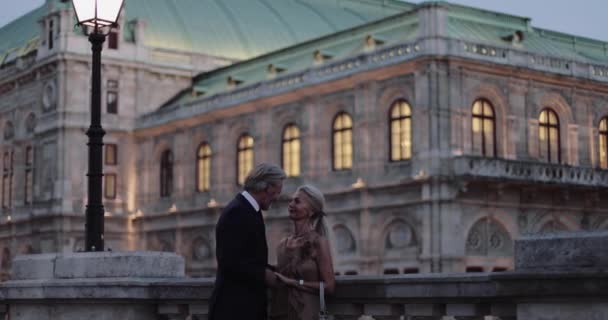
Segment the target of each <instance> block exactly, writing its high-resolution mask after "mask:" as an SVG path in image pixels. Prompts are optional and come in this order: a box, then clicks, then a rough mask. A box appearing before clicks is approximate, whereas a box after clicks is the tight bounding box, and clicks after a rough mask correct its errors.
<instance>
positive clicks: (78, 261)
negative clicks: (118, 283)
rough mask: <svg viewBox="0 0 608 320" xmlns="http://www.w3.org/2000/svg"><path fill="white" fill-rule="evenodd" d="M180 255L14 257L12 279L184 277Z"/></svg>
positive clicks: (77, 254)
mask: <svg viewBox="0 0 608 320" xmlns="http://www.w3.org/2000/svg"><path fill="white" fill-rule="evenodd" d="M184 265H185V264H184V258H183V257H181V256H179V255H177V254H175V253H169V252H141V251H135V252H78V253H53V254H33V255H24V256H17V257H16V258H15V259H14V260H13V265H12V279H13V280H35V279H84V278H129V277H136V278H175V277H184V275H185V273H184Z"/></svg>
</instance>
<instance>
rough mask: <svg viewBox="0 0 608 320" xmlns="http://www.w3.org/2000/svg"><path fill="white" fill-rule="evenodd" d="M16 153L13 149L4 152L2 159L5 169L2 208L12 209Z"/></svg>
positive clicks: (3, 169)
mask: <svg viewBox="0 0 608 320" xmlns="http://www.w3.org/2000/svg"><path fill="white" fill-rule="evenodd" d="M13 160H14V152H13V150H12V149H8V150H6V151H4V155H3V157H2V162H3V168H2V171H3V172H2V208H3V209H10V208H12V202H13V201H12V200H13V169H14V167H13V165H14V161H13Z"/></svg>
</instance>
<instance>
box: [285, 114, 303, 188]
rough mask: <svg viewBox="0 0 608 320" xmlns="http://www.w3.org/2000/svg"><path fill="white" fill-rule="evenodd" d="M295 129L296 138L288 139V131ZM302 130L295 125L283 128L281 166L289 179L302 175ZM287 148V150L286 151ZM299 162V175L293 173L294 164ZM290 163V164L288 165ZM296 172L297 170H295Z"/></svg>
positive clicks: (289, 124) (290, 124)
mask: <svg viewBox="0 0 608 320" xmlns="http://www.w3.org/2000/svg"><path fill="white" fill-rule="evenodd" d="M289 129H295V130H296V133H295V136H290V137H287V135H288V134H289V133H288V132H287V130H289ZM301 137H302V135H301V131H300V128H299V127H298V126H297V125H296V124H295V123H288V124H287V125H285V127H284V128H283V135H282V136H281V165H282V167H283V170H285V174H286V175H287V177H299V176H300V175H301V174H302V139H301ZM296 143H297V154H295V155H294V152H295V150H293V149H294V148H295V146H294V144H296ZM286 148H287V150H286ZM286 155H289V156H288V159H286ZM294 161H297V173H295V172H292V169H294V168H293V166H294V165H293V162H294ZM287 162H289V163H287ZM294 171H296V170H294Z"/></svg>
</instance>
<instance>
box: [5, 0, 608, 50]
mask: <svg viewBox="0 0 608 320" xmlns="http://www.w3.org/2000/svg"><path fill="white" fill-rule="evenodd" d="M126 1H129V0H126ZM167 1H179V0H167ZM216 1H229V0H216ZM277 1H280V0H277ZM326 1H336V0H326ZM0 2H1V3H2V4H3V8H2V10H0V26H4V25H5V24H7V23H8V22H10V21H12V20H14V19H16V18H17V17H19V16H21V15H23V14H25V13H27V12H28V11H30V10H32V9H34V8H37V7H38V6H40V5H42V4H43V3H44V0H0ZM409 2H415V3H419V2H422V0H410V1H409ZM448 2H452V3H459V4H463V5H468V6H472V7H478V8H483V9H488V10H493V11H498V12H503V13H509V14H514V15H519V16H524V17H529V18H532V25H533V26H535V27H539V28H544V29H550V30H555V31H560V32H564V33H568V34H573V35H578V36H584V37H588V38H593V39H598V40H603V41H608V1H607V0H578V1H573V0H452V1H448Z"/></svg>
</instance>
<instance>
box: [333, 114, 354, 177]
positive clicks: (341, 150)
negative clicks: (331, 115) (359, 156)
mask: <svg viewBox="0 0 608 320" xmlns="http://www.w3.org/2000/svg"><path fill="white" fill-rule="evenodd" d="M332 136H333V156H334V159H333V169H334V170H347V169H350V168H352V167H353V120H352V119H351V117H350V116H349V115H348V114H347V113H344V112H343V113H340V114H338V115H337V116H336V119H335V120H334V125H333V129H332Z"/></svg>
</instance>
